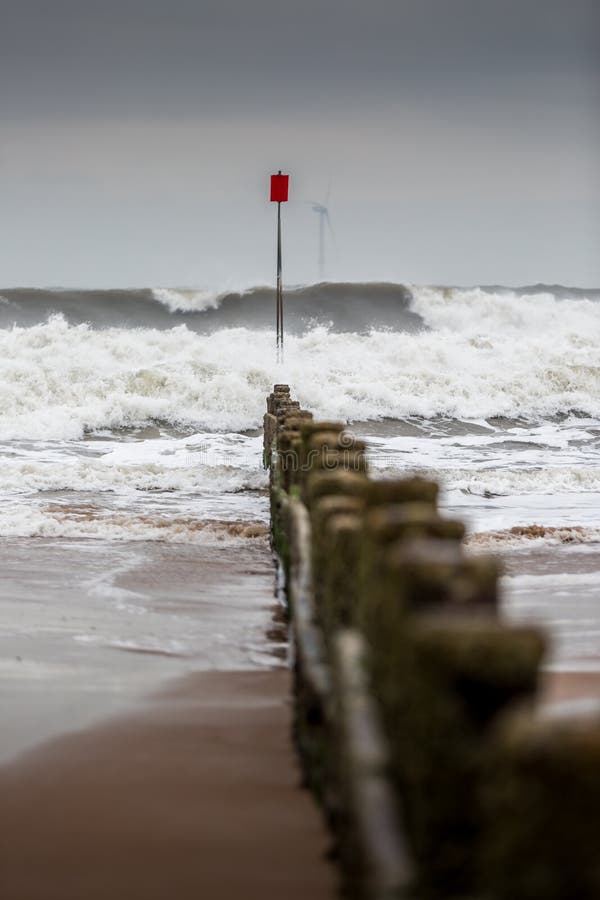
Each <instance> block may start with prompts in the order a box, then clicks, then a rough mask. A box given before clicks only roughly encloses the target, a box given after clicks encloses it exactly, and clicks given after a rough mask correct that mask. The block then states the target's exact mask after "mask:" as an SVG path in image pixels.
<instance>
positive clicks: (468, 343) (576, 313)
mask: <svg viewBox="0 0 600 900" xmlns="http://www.w3.org/2000/svg"><path fill="white" fill-rule="evenodd" d="M350 287H351V288H352V289H353V290H355V301H356V304H355V305H356V306H357V307H360V306H361V303H362V304H363V305H364V302H365V301H364V298H363V300H360V299H359V298H360V296H361V294H360V291H361V290H362V291H363V292H364V291H365V290H366V286H350ZM347 288H348V286H344V285H333V286H322V287H319V286H316V287H313V288H310V289H308V288H307V289H304V293H303V297H304V300H305V301H306V302H308V300H307V298H308V297H309V296H312V294H311V292H313V294H314V297H315V298H318V297H320V296H321V294H320V293H319V292H320V291H321V292H322V294H323V296H324V297H325V299H327V297H329V298H330V299H331V298H333V299H332V300H331V302H333V301H334V300H335V302H336V303H339V305H340V307H342V306H343V307H344V309H345V311H346V312H345V314H346V315H348V316H350V315H351V307H352V304H351V303H349V302H348V301H347V299H344V298H346V297H347V295H346V293H345V292H346V291H347ZM371 288H372V286H371ZM388 288H389V290H388V293H387V294H386V297H387V299H386V300H385V301H382V300H381V296H380V295H378V296H379V300H378V301H377V303H378V304H379V306H378V308H379V310H380V312H381V308H382V307H381V303H384V306H385V304H386V303H389V308H390V309H391V308H392V307H395V308H396V310H397V314H399V315H400V319H399V322H400V325H399V327H396V328H391V327H390V328H386V329H385V330H380V329H373V328H371V329H370V330H368V331H366V332H362V331H360V330H357V331H353V332H351V331H344V330H342V329H340V328H339V327H338V330H333V329H331V328H329V327H325V326H323V325H317V326H314V327H312V328H310V329H308V330H305V331H304V332H303V333H298V334H290V335H289V336H288V338H287V340H286V349H285V363H284V364H283V365H278V364H277V362H276V360H275V353H274V347H273V338H272V333H271V332H269V331H266V330H261V329H260V328H259V327H248V326H240V327H235V328H234V327H221V328H220V329H219V330H216V331H214V332H213V333H212V334H208V333H206V334H205V333H201V332H200V331H199V330H198V329H194V328H192V327H190V325H189V323H188V322H187V321H186V322H185V323H178V321H177V316H178V315H185V316H188V318H189V317H190V316H191V317H192V318H193V317H194V316H196V317H202V316H205V315H211V314H213V313H214V314H215V315H217V316H221V315H222V314H224V310H225V308H226V305H227V302H228V298H225V299H224V300H222V301H221V304H220V306H218V308H214V307H211V308H205V310H204V312H202V313H201V314H199V313H194V314H191V313H185V314H184V313H170V312H168V310H167V308H166V307H165V306H164V304H163V303H159V302H158V301H157V300H152V301H151V303H152V304H153V305H154V307H156V308H159V309H162V311H163V312H162V313H161V315H164V316H165V317H167V318H168V320H169V322H170V327H168V328H166V327H162V326H161V327H148V326H147V325H145V324H144V317H143V316H141V317H138V315H137V312H136V304H137V303H138V302H139V303H142V305H144V304H146V305H147V304H148V303H149V302H150V301H149V300H148V297H147V296H146V294H145V293H144V292H126V295H127V297H128V298H129V300H130V301H131V304H133V305H131V304H130V305H129V307H128V308H127V309H128V315H129V316H130V318H131V320H132V324H135V327H121V326H119V327H117V326H114V325H112V326H110V327H102V328H98V327H94V325H93V324H90V323H83V322H80V323H79V324H76V323H74V322H73V321H72V320H71V319H72V316H71V314H67V312H66V311H65V310H63V311H62V312H60V313H57V314H54V315H51V316H50V317H49V318H47V319H46V320H44V321H42V322H40V323H38V324H34V325H29V326H28V327H27V326H26V325H24V324H21V325H15V326H13V327H5V328H3V329H0V397H1V398H2V406H1V409H0V439H10V438H31V439H77V438H79V437H81V435H82V434H84V433H86V432H94V431H98V430H102V429H113V430H115V429H116V430H118V429H123V428H130V427H140V426H143V425H145V424H148V423H168V424H169V425H171V426H173V427H175V428H182V429H188V430H194V429H195V430H197V431H240V430H247V429H254V428H257V427H258V426H259V425H260V424H261V420H262V414H263V410H264V398H265V394H266V393H268V391H269V390H270V389H271V386H272V384H273V383H274V382H276V381H284V380H285V381H288V382H289V383H290V384H291V385H292V386H293V388H294V392H295V393H296V395H297V396H298V398H299V399H300V400H301V402H302V403H303V404H304V405H306V406H307V407H309V408H311V409H313V410H314V411H315V413H316V414H317V415H320V416H324V417H325V418H332V417H335V418H339V417H341V418H344V419H346V420H348V421H366V420H374V419H384V418H392V419H401V418H406V417H411V416H412V417H414V416H417V417H422V418H424V419H428V418H431V417H434V416H447V417H451V418H460V419H463V420H467V419H468V420H481V419H485V418H490V417H497V416H505V417H512V418H516V417H523V418H527V419H529V420H539V419H542V418H545V417H553V416H560V415H564V414H567V413H572V412H575V413H576V414H579V415H588V416H598V415H600V359H599V356H598V346H599V345H600V304H599V303H597V302H596V301H595V300H594V299H590V298H575V299H570V300H565V299H558V298H557V297H556V296H554V295H552V294H549V293H542V292H540V293H531V294H524V295H517V294H516V293H515V292H514V291H512V292H511V291H504V292H502V293H490V292H489V291H485V290H483V289H479V288H477V289H472V290H458V289H451V290H450V289H433V288H413V289H412V294H411V295H408V294H407V295H406V297H405V295H404V293H402V292H403V291H405V290H406V289H404V288H401V287H399V286H388ZM388 288H386V287H385V286H379V287H378V288H377V290H378V291H380V293H381V292H383V294H385V291H386V290H387V289H388ZM328 290H329V291H330V293H329V294H327V291H328ZM5 293H6V292H5ZM12 293H13V294H14V293H15V292H12ZM41 293H43V294H44V295H47V294H48V293H49V292H41ZM104 293H105V294H106V293H111V292H104ZM117 293H118V292H117ZM139 293H141V294H143V295H144V296H143V298H142V299H141V300H140V298H139V296H137V294H139ZM132 294H133V295H134V297H133V300H132ZM11 296H12V295H11ZM74 296H75V295H73V302H75V300H74ZM120 296H121V295H120ZM231 296H233V295H228V297H231ZM237 296H238V300H240V297H241V296H242V295H237ZM243 296H244V298H245V299H244V301H243V302H244V303H246V302H247V298H248V295H247V294H245V295H243ZM60 297H61V298H63V299H64V297H65V292H62V293H61V294H60ZM136 297H137V299H136ZM257 297H258V295H257ZM257 297H255V298H254V300H253V301H251V302H256V304H257V308H258V306H260V303H259V302H258V299H257ZM403 298H404V299H403ZM5 299H6V298H5ZM13 299H14V298H13ZM263 301H264V297H263V298H262V301H261V302H262V305H263V307H264V302H263ZM12 302H13V300H11V299H10V297H9V298H8V299H7V300H6V303H9V304H10V303H12ZM116 302H117V301H116V300H115V297H112V298H111V300H110V304H112V306H113V307H115V304H116ZM165 302H167V300H165ZM168 302H170V303H173V302H174V301H173V298H170V300H169V301H168ZM177 302H179V301H177ZM191 302H196V301H192V300H191V299H190V303H191ZM197 302H198V303H203V304H206V302H207V301H206V298H204V299H198V301H197ZM210 302H211V303H212V302H213V301H212V300H211V301H210ZM240 302H241V300H240ZM311 302H312V301H311ZM315 302H316V301H315ZM6 303H5V304H0V307H1V308H2V310H4V311H5V307H6ZM110 304H109V305H110ZM234 305H235V304H234ZM290 305H291V300H290ZM317 305H318V304H317ZM376 305H377V304H376ZM323 308H325V309H327V302H324V305H323ZM398 310H400V313H398ZM125 312H126V311H123V315H125ZM263 312H264V310H263ZM270 313H271V310H269V315H270ZM79 315H80V317H81V316H82V315H83V312H82V310H81V309H79ZM407 316H412V317H414V318H415V320H416V321H417V322H418V323H420V324H419V328H418V329H417V330H412V331H411V330H409V329H408V328H407V327H405V326H406V322H407V318H406V317H407ZM223 321H226V317H225V319H224V320H222V322H221V324H223ZM232 321H233V320H232ZM140 323H141V324H140ZM338 326H339V322H338Z"/></svg>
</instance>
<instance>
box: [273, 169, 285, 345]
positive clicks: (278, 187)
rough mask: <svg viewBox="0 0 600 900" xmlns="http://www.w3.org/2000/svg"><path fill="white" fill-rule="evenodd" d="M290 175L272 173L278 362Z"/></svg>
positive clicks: (281, 325)
mask: <svg viewBox="0 0 600 900" xmlns="http://www.w3.org/2000/svg"><path fill="white" fill-rule="evenodd" d="M288 183H289V175H282V174H281V169H280V170H279V172H278V173H277V175H271V202H272V203H277V297H276V301H275V303H276V306H275V310H276V311H275V318H276V323H277V341H276V346H277V362H283V286H282V278H281V204H282V203H285V202H287V198H288Z"/></svg>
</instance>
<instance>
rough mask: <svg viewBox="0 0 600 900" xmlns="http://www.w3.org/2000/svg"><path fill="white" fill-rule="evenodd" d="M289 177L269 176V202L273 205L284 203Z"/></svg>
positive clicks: (286, 196) (280, 175)
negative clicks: (273, 203) (272, 202)
mask: <svg viewBox="0 0 600 900" xmlns="http://www.w3.org/2000/svg"><path fill="white" fill-rule="evenodd" d="M289 180H290V176H289V175H282V174H281V172H280V173H279V175H271V200H272V201H274V202H275V203H285V202H286V201H287V198H288V183H289Z"/></svg>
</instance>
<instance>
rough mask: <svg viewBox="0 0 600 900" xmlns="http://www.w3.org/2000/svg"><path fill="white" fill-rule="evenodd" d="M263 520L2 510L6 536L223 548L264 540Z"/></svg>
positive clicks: (1, 530) (10, 506) (49, 508)
mask: <svg viewBox="0 0 600 900" xmlns="http://www.w3.org/2000/svg"><path fill="white" fill-rule="evenodd" d="M266 534H267V527H266V525H265V523H264V522H256V521H240V522H231V521H221V520H212V519H209V520H203V519H200V518H195V517H192V516H188V517H183V516H163V517H161V516H159V515H156V513H153V512H152V511H149V512H148V514H144V513H139V512H135V511H131V510H123V511H118V510H116V511H115V510H106V509H102V508H100V507H95V506H89V507H83V506H74V507H69V506H67V505H65V504H36V505H33V504H25V503H19V502H11V501H5V502H4V503H3V505H2V511H1V512H0V535H2V537H12V538H14V537H42V538H96V539H101V540H105V541H162V542H167V543H185V544H220V543H222V542H223V541H227V542H231V541H246V540H254V539H259V540H264V539H265V536H266Z"/></svg>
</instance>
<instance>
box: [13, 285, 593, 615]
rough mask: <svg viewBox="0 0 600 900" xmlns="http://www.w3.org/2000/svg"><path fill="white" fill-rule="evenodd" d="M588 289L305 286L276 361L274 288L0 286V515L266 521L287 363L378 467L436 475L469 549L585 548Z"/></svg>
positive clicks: (187, 526)
mask: <svg viewBox="0 0 600 900" xmlns="http://www.w3.org/2000/svg"><path fill="white" fill-rule="evenodd" d="M599 301H600V291H597V290H590V291H586V290H583V289H574V288H563V287H560V286H553V287H545V286H543V285H537V286H534V287H531V288H526V289H518V290H516V289H507V288H500V287H485V288H478V287H476V288H469V289H459V288H433V287H418V286H405V285H393V284H324V285H313V286H307V287H298V288H294V289H292V290H289V291H288V292H287V293H286V296H285V310H286V326H287V334H286V344H285V358H284V361H283V363H282V364H279V363H278V362H277V361H276V358H275V352H274V340H273V328H272V319H273V313H274V295H273V291H272V290H271V289H269V288H261V287H257V288H250V289H247V290H238V291H231V290H230V291H210V290H180V289H178V290H174V289H167V288H162V289H158V288H155V289H153V290H149V289H148V290H146V289H144V290H137V291H75V290H64V289H55V290H52V291H39V290H27V289H18V290H7V291H2V292H1V296H0V401H1V402H0V454H1V456H2V466H1V467H0V500H1V501H2V502H1V503H0V536H4V537H10V538H11V539H12V538H28V537H30V538H43V539H49V538H50V539H60V540H63V539H75V538H85V539H88V540H92V541H94V540H95V541H113V542H115V541H116V542H126V541H135V542H137V543H139V542H147V543H149V544H150V543H157V542H161V543H163V544H164V543H167V544H170V543H173V544H181V543H190V544H195V543H211V542H214V543H219V542H221V543H223V542H228V541H238V542H239V541H242V542H243V541H252V540H253V539H255V538H258V539H259V540H260V539H263V540H264V538H261V537H260V535H261V530H260V525H261V523H262V524H263V525H264V522H265V521H266V519H267V515H268V509H267V499H266V494H265V488H266V477H265V473H264V472H263V470H262V468H261V454H260V444H261V438H260V436H259V432H258V429H260V425H261V422H262V415H263V411H264V403H265V395H266V394H267V393H268V392H269V391H270V390H271V387H272V384H273V383H274V382H281V381H286V382H288V383H289V384H290V385H291V387H292V390H293V392H294V395H295V396H296V397H297V398H298V399H299V400H300V401H301V403H302V404H303V405H304V406H306V407H307V408H310V409H312V410H313V411H314V412H315V414H316V415H317V416H322V417H324V418H327V419H343V420H347V421H349V422H354V423H356V425H355V427H356V429H357V431H359V432H360V433H361V434H364V435H365V436H366V437H367V440H368V442H369V446H370V448H371V462H372V465H373V468H374V471H375V473H376V474H378V475H379V476H380V477H389V476H394V475H398V474H403V473H406V472H407V471H414V470H419V471H422V472H425V473H426V474H430V475H432V476H433V477H435V478H437V479H438V480H440V482H441V484H442V487H443V495H442V500H443V504H444V506H445V508H446V509H447V510H448V511H449V512H450V513H452V514H456V515H459V516H461V518H464V519H466V521H467V523H468V525H469V528H470V531H471V533H472V535H473V537H472V539H471V546H472V548H473V549H474V551H476V550H477V549H482V548H484V549H485V548H487V549H489V548H490V547H500V549H502V548H504V549H506V548H509V547H510V549H511V551H515V552H518V548H519V547H527V548H529V549H530V548H531V546H532V541H534V542H537V544H536V546H538V545H542V546H544V547H545V548H546V549H548V548H552V547H554V548H555V549H556V548H558V549H556V552H559V550H560V552H561V553H562V552H565V553H566V552H567V551H568V547H569V544H570V543H576V544H577V545H578V546H586V547H587V548H588V549H589V551H590V552H591V551H592V550H593V548H594V547H595V546H596V544H597V543H598V535H599V534H600V514H599V512H598V511H599V509H600V454H599V445H600V352H599V349H598V348H599V347H600V302H599ZM223 523H225V524H223ZM227 523H230V524H229V525H228V524H227ZM234 523H238V524H237V525H234ZM533 525H539V526H544V527H545V528H546V529H559V530H560V529H562V532H561V534H562V537H561V536H559V532H558V531H556V530H555V531H551V530H546V531H545V532H529V533H527V531H526V529H527V528H528V527H529V526H533ZM515 527H516V528H521V529H525V530H522V531H521V532H512V531H511V529H513V528H515ZM569 529H570V531H569ZM568 534H572V535H574V536H576V538H575V537H574V539H573V542H570V541H569V539H568V537H565V535H568ZM565 548H566V549H565ZM527 552H529V550H527ZM599 568H600V565H599ZM524 584H525V583H524V582H519V581H518V579H517V580H515V581H514V582H511V581H508V582H506V590H507V591H508V592H513V593H514V591H515V590H517V591H518V590H521V589H522V590H523V591H524V590H525V588H524ZM536 584H539V585H540V586H541V585H542V583H541V582H536ZM519 585H521V587H519ZM543 587H544V590H546V589H547V585H546V583H544V585H543ZM575 587H576V585H574V588H575ZM540 589H541V587H540ZM527 590H528V591H531V586H528V588H527ZM586 602H587V601H586ZM590 602H591V601H590Z"/></svg>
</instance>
